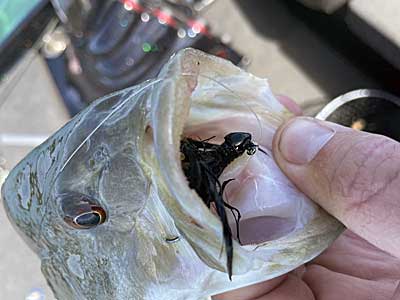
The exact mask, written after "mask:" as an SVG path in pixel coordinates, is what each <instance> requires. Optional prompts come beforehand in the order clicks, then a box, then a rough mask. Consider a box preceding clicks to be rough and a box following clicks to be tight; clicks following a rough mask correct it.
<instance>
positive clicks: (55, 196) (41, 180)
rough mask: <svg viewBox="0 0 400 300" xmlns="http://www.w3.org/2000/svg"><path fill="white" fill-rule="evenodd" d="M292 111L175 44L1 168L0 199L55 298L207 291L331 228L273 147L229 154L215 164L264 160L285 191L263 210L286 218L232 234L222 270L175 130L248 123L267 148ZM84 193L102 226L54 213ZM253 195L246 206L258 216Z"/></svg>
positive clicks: (293, 261) (235, 73)
mask: <svg viewBox="0 0 400 300" xmlns="http://www.w3.org/2000/svg"><path fill="white" fill-rule="evenodd" d="M290 116H291V115H290V113H289V112H288V111H287V110H286V109H285V108H284V107H283V106H282V105H280V104H279V102H278V101H277V100H276V99H275V98H274V97H273V95H272V93H271V91H270V89H269V86H268V84H267V83H266V81H265V80H262V79H259V78H256V77H254V76H252V75H250V74H248V73H246V72H245V71H243V70H241V69H239V68H237V67H236V66H234V65H232V64H231V63H229V62H227V61H225V60H223V59H220V58H216V57H213V56H209V55H207V54H204V53H202V52H200V51H198V50H193V49H185V50H182V51H180V52H179V53H178V54H176V55H175V56H174V57H172V58H171V60H170V61H169V62H168V64H167V65H166V66H165V67H164V68H163V70H162V71H161V72H160V74H159V76H158V77H157V78H156V79H154V80H151V81H147V82H144V83H142V84H140V85H137V86H134V87H131V88H128V89H125V90H122V91H119V92H116V93H114V94H111V95H108V96H106V97H103V98H101V99H99V100H97V101H95V102H94V103H92V104H91V105H90V106H89V107H88V108H86V109H85V110H83V111H82V112H81V113H79V114H78V115H77V116H76V117H74V118H73V119H72V120H71V121H70V122H68V123H67V124H66V125H65V126H64V127H63V128H61V129H60V130H59V131H58V132H56V133H55V134H54V135H53V136H51V137H50V138H49V139H48V140H47V141H46V142H44V143H43V144H42V145H40V146H38V147H37V148H36V149H34V150H33V151H32V152H31V153H30V154H29V155H28V156H27V157H26V158H25V159H23V160H22V161H21V162H20V163H19V164H18V165H17V166H16V167H15V168H14V169H13V170H11V171H10V173H9V175H8V177H7V178H6V180H5V183H4V184H3V186H2V198H3V204H4V206H5V209H6V212H7V215H8V218H9V219H10V221H11V223H12V224H13V225H14V227H15V228H16V230H17V231H18V232H19V233H20V234H21V236H22V237H23V238H24V239H25V241H26V242H27V244H28V245H29V246H30V247H31V248H32V250H33V251H35V253H36V254H37V255H38V256H39V257H40V259H41V269H42V273H43V274H44V276H45V277H46V279H47V282H48V284H49V285H50V287H51V288H52V290H53V292H54V295H55V297H56V298H57V299H59V300H67V299H79V300H94V299H97V300H98V299H115V300H126V299H133V300H136V299H137V300H139V299H140V300H155V299H157V300H163V299H165V300H167V299H168V300H205V299H211V295H215V294H218V293H221V292H224V291H229V290H232V289H236V288H239V287H242V286H246V285H249V284H253V283H257V282H260V281H264V280H268V279H271V278H274V277H277V276H279V275H281V274H284V273H286V272H289V271H290V270H293V269H294V268H296V267H298V266H299V265H301V264H303V263H305V262H307V261H309V260H311V259H312V258H314V257H315V256H317V255H318V254H320V253H321V252H322V251H323V250H324V249H326V248H327V247H328V246H329V245H330V244H331V243H332V242H333V241H334V240H335V238H336V237H337V236H338V235H339V234H340V233H341V232H342V230H343V226H342V225H341V224H340V223H339V222H338V221H337V220H335V219H334V218H333V217H331V216H330V215H328V214H327V213H326V212H324V211H323V210H322V209H320V208H319V207H318V206H316V205H315V204H313V203H312V202H311V201H310V200H309V199H307V198H306V197H305V196H304V195H303V194H302V193H300V192H299V191H297V189H296V188H295V187H294V186H293V185H291V183H290V182H289V181H288V180H287V179H285V177H284V175H283V174H281V173H280V171H279V169H278V168H277V166H276V164H274V162H273V159H272V157H269V158H263V157H261V156H258V158H257V157H256V158H252V157H243V158H240V159H237V160H235V161H234V162H233V163H232V165H230V166H229V167H228V170H227V171H226V175H225V176H228V175H232V174H233V175H235V174H236V175H237V174H238V173H237V172H239V171H237V170H242V169H243V168H245V167H246V166H247V165H248V164H250V163H251V162H252V161H254V159H259V160H260V161H262V162H265V169H263V171H265V170H267V169H268V170H269V172H270V173H268V174H270V175H271V174H272V175H271V176H273V177H271V178H273V183H272V185H273V186H270V187H269V188H272V189H275V190H273V191H275V192H274V193H272V194H271V196H268V197H272V196H274V195H276V194H279V199H287V202H285V203H284V204H282V205H283V206H284V208H279V209H278V208H276V210H275V211H274V212H271V211H270V212H269V216H270V217H273V218H276V217H279V218H281V219H282V220H287V222H289V223H290V222H291V223H290V224H292V225H293V226H291V227H290V226H287V228H289V227H290V230H289V231H288V232H285V234H280V235H279V234H278V236H276V237H275V238H273V239H269V240H266V241H263V242H259V243H249V244H248V245H243V246H242V245H240V244H239V243H237V242H236V241H234V258H233V277H232V281H230V280H229V279H228V275H227V270H226V257H225V255H224V249H223V235H222V227H221V222H220V220H219V219H218V218H217V217H216V216H215V215H214V214H213V212H212V211H210V210H209V209H208V208H207V207H206V206H205V205H204V204H203V202H202V200H201V199H200V198H199V197H198V195H197V194H196V193H195V191H193V190H191V189H190V188H189V187H188V183H187V180H186V178H185V176H184V174H183V172H182V168H181V165H180V164H181V161H180V152H179V145H180V140H181V139H182V137H183V136H195V135H196V134H198V133H199V132H201V133H203V134H205V135H206V136H212V135H216V136H217V137H216V140H217V141H218V140H221V139H222V138H223V136H224V135H225V134H226V133H228V132H233V131H246V132H251V133H252V135H253V137H254V138H255V140H256V142H257V143H259V144H260V145H261V146H263V148H265V149H266V150H267V151H270V149H271V142H272V136H273V133H274V132H275V130H276V129H277V128H278V126H279V125H280V124H281V123H282V122H283V121H284V120H285V119H287V118H289V117H290ZM257 155H258V154H257ZM267 166H268V168H267ZM235 172H236V173H235ZM268 174H266V175H265V176H264V177H267V175H268ZM270 175H268V176H270ZM222 176H224V174H223V175H222ZM228 177H229V176H228ZM264 177H263V178H264ZM278 192H279V193H278ZM83 195H84V197H87V198H88V199H91V201H93V202H94V203H96V205H98V206H100V207H102V208H104V210H105V212H106V216H107V217H106V221H105V222H104V223H103V224H100V225H98V226H95V227H93V228H90V229H77V228H74V227H72V226H70V225H69V224H68V223H67V222H66V221H65V216H66V212H65V207H66V206H67V207H75V206H77V205H79V201H80V199H81V197H82V196H83ZM256 196H257V197H259V194H257V195H256ZM274 197H275V196H274ZM282 201H283V200H282ZM257 205H258V206H257V207H256V209H255V208H254V207H253V206H251V205H250V206H251V207H253V208H252V209H253V211H252V213H256V214H257V213H258V214H267V211H268V209H267V208H266V206H265V207H264V206H263V205H261V204H257ZM257 209H259V210H260V212H257V211H256V210H257ZM250 210H251V209H250ZM276 211H277V212H276ZM249 214H250V213H249ZM257 217H260V215H257ZM249 218H250V217H249ZM283 227H284V228H286V227H285V226H283Z"/></svg>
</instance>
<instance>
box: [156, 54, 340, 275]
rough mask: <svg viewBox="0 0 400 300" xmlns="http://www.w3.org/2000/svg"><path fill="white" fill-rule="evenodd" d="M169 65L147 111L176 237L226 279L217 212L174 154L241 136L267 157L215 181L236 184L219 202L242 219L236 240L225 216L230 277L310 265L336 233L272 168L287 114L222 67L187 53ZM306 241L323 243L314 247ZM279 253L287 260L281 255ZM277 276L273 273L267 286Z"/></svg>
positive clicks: (260, 89)
mask: <svg viewBox="0 0 400 300" xmlns="http://www.w3.org/2000/svg"><path fill="white" fill-rule="evenodd" d="M174 60H175V61H172V62H171V64H169V65H167V66H166V67H165V68H164V69H163V70H162V72H161V74H160V77H163V78H174V80H170V81H169V82H165V83H164V84H163V86H162V87H161V88H160V89H159V90H158V92H157V94H156V97H154V98H153V99H157V100H156V102H155V103H152V105H154V107H153V126H154V128H155V148H156V153H157V156H158V161H159V163H160V170H161V173H162V174H163V176H164V180H165V182H166V183H167V186H168V189H169V192H170V193H171V194H172V196H173V198H174V199H175V200H171V201H167V207H169V208H171V207H173V208H174V209H173V210H170V212H171V214H172V215H173V216H175V217H176V218H175V219H176V220H177V226H178V228H179V229H180V231H181V232H182V233H183V234H184V235H185V237H186V239H187V240H188V241H189V243H190V244H191V245H192V246H193V248H194V250H195V251H196V253H197V254H198V255H199V256H200V257H201V258H202V259H203V261H204V262H205V263H206V264H208V265H209V266H210V267H212V268H215V269H218V270H220V271H225V272H226V271H227V268H226V261H225V259H224V257H223V256H221V247H223V240H224V234H223V233H222V227H221V222H220V220H219V219H218V218H217V217H216V216H215V210H213V209H211V210H210V209H208V207H207V206H206V205H204V203H203V201H202V199H201V198H200V197H199V195H198V193H196V191H194V190H193V189H191V188H190V187H189V185H188V180H187V178H186V177H185V175H184V173H183V171H182V165H181V159H180V155H181V153H180V148H179V147H180V144H181V140H182V139H184V138H187V137H189V138H191V139H194V140H206V139H209V138H211V137H213V139H212V140H211V141H209V142H210V143H214V144H221V143H223V141H224V137H225V136H226V135H227V134H229V133H232V132H245V133H250V134H251V136H252V140H253V141H254V142H255V143H256V144H258V145H259V147H260V148H262V149H263V150H264V151H265V152H266V153H267V154H265V153H262V152H261V151H257V152H256V153H255V154H254V155H250V156H249V155H247V154H243V155H241V156H240V157H238V158H237V159H235V160H234V161H233V162H232V163H230V164H229V165H228V166H227V167H226V169H225V170H224V172H223V173H222V174H221V176H220V178H219V181H220V182H221V183H222V182H224V181H226V180H229V179H234V180H233V181H231V182H230V183H229V184H228V185H227V186H226V188H225V192H224V194H223V198H224V201H226V202H228V203H229V204H230V205H232V206H233V207H235V208H236V209H238V210H239V211H240V214H241V221H240V224H239V234H238V233H237V232H236V230H237V227H236V225H235V218H234V217H233V214H231V213H230V212H229V211H228V212H227V215H228V218H229V225H230V228H231V231H232V237H233V238H234V239H237V238H238V237H240V241H241V244H239V243H234V245H233V248H234V259H233V274H243V273H245V272H248V271H249V270H251V269H252V268H254V266H255V265H257V264H258V263H259V261H258V262H256V261H257V260H261V261H262V262H264V263H266V264H269V265H270V266H272V265H274V264H275V263H279V264H283V265H286V264H287V268H285V267H283V268H281V270H280V271H281V273H279V274H282V273H284V272H285V271H289V270H290V269H293V268H295V267H296V266H298V265H300V264H301V263H304V262H305V261H308V260H310V259H312V258H313V257H315V256H316V255H317V254H319V253H320V252H321V251H322V250H323V249H325V248H326V247H327V246H328V245H329V244H330V243H331V242H332V241H333V240H334V238H335V237H336V236H337V234H339V232H340V230H341V226H340V225H338V224H337V222H336V220H332V218H331V217H330V216H328V215H327V214H326V213H325V212H323V211H322V210H321V209H320V208H319V207H318V206H316V205H315V204H314V203H313V202H312V201H311V200H310V199H308V198H307V197H306V196H305V195H304V194H302V193H301V192H300V191H299V190H298V189H297V188H296V187H295V186H294V185H293V184H292V183H291V182H290V181H289V180H288V179H287V178H286V177H285V175H283V174H282V172H281V171H280V170H279V167H278V166H277V165H276V163H275V162H274V160H273V157H272V154H271V148H272V140H273V135H274V133H275V131H276V129H277V128H278V127H279V125H280V124H282V123H283V122H284V121H285V120H286V119H288V118H290V117H291V113H290V112H289V111H288V110H286V108H285V107H284V106H283V105H282V104H280V102H279V101H278V100H277V99H276V98H275V97H274V95H273V94H272V92H271V90H270V88H269V86H268V83H267V82H266V80H263V79H259V78H256V77H254V76H252V75H250V74H248V73H246V72H244V71H242V70H241V69H239V68H237V67H235V66H233V65H231V64H229V63H228V62H226V61H223V60H221V59H218V58H215V57H210V56H207V55H204V54H203V53H201V52H197V51H195V50H191V49H189V50H184V51H183V52H181V53H180V54H179V55H178V57H175V58H174ZM171 99H174V100H173V101H172V103H171ZM203 200H204V199H203ZM211 208H212V206H211ZM213 213H214V214H213ZM325 217H327V218H328V219H329V220H328V222H325V224H323V225H321V224H322V223H323V222H324V221H326V220H325ZM321 222H322V223H321ZM305 232H308V233H307V234H305ZM307 235H310V236H313V235H314V237H315V238H319V237H321V236H322V238H320V239H319V240H318V241H317V242H316V243H315V244H313V245H312V244H310V243H309V242H307V241H309V240H307V239H308V238H309V236H307ZM302 247H303V248H302ZM304 247H306V248H307V250H305V248H304ZM283 248H285V251H284V252H285V254H282V253H279V252H280V250H282V249H283ZM311 248H312V249H311ZM299 251H301V253H299ZM275 254H278V255H277V256H274V255H275ZM285 259H286V260H287V262H283V261H284V260H285ZM284 270H285V271H284ZM279 274H278V273H275V275H273V273H271V277H269V278H272V277H275V276H277V275H279ZM258 281H259V280H258Z"/></svg>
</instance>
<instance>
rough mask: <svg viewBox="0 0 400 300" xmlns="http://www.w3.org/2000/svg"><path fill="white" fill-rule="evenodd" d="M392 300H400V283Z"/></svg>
mask: <svg viewBox="0 0 400 300" xmlns="http://www.w3.org/2000/svg"><path fill="white" fill-rule="evenodd" d="M391 300H400V281H399V284H398V285H397V288H396V291H395V292H394V295H393V297H392V299H391Z"/></svg>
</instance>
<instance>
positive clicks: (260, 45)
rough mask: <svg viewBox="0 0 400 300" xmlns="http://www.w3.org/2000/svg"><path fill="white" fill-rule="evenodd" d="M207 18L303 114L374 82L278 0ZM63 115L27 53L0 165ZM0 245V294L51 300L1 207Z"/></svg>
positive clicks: (2, 118)
mask: <svg viewBox="0 0 400 300" xmlns="http://www.w3.org/2000/svg"><path fill="white" fill-rule="evenodd" d="M205 18H206V19H207V20H208V21H209V22H210V23H211V26H212V27H213V28H214V30H215V31H216V32H218V33H221V34H228V35H230V37H231V43H232V45H233V47H234V48H236V49H238V50H239V51H240V52H242V53H244V54H246V56H247V58H248V59H249V60H250V62H251V63H250V65H249V66H248V67H247V69H248V70H249V72H251V73H253V74H255V75H257V76H260V77H265V78H268V79H269V83H270V85H271V87H272V89H273V91H274V92H275V93H276V94H284V95H287V96H289V97H292V98H293V99H295V100H296V101H297V102H298V103H299V104H300V106H301V107H302V108H303V109H304V111H305V113H306V114H308V115H313V114H315V113H316V112H317V111H318V110H319V109H320V108H321V107H322V106H323V105H324V104H325V103H327V102H328V101H329V100H331V99H333V98H334V97H335V96H337V95H339V94H342V93H344V92H347V91H349V90H352V89H356V88H365V87H373V86H375V83H374V82H373V81H372V80H371V79H370V78H368V77H367V76H365V75H364V74H362V73H361V72H360V71H359V70H357V69H356V68H354V67H353V66H352V65H351V62H349V61H347V60H346V59H345V58H343V57H341V56H340V55H339V54H338V53H336V52H335V51H332V50H331V49H330V48H329V46H327V45H326V44H324V43H323V42H322V41H321V40H320V39H319V38H318V36H316V35H315V34H314V33H313V32H312V31H311V30H310V29H309V28H308V27H306V26H305V25H304V24H303V23H302V22H301V20H298V19H295V18H294V17H293V16H292V15H291V14H290V13H289V12H288V11H287V10H286V8H285V6H284V5H282V3H281V2H279V1H278V0H276V1H254V0H248V1H232V0H218V1H216V3H215V4H214V5H213V6H212V7H211V8H209V9H208V11H207V12H206V14H205ZM13 78H16V80H13ZM10 82H11V84H10ZM10 86H13V89H10ZM67 120H68V115H67V111H66V109H65V108H64V106H63V104H62V102H61V100H60V98H59V95H58V93H57V90H56V89H55V87H54V83H53V82H52V79H51V77H50V76H49V73H48V71H47V69H46V65H45V63H44V61H43V60H42V58H41V57H40V56H38V55H37V54H36V53H29V55H28V56H27V57H25V58H24V59H23V60H22V61H21V62H20V64H19V65H18V66H17V67H16V68H14V70H12V72H11V73H10V74H7V79H6V80H3V83H2V84H1V85H0V166H1V165H2V166H4V167H6V168H7V169H10V168H12V166H14V165H15V164H16V163H17V162H18V161H19V160H20V159H21V158H23V157H24V156H25V155H26V153H28V152H29V151H30V150H31V149H32V147H33V144H35V143H37V142H38V141H40V140H41V139H43V137H45V136H48V135H50V134H51V133H52V132H54V131H55V130H56V129H57V128H59V127H61V126H62V125H63V124H64V123H65V122H66V121H67ZM0 245H1V246H0V282H1V285H0V299H11V300H14V299H15V300H17V299H27V300H30V299H42V300H43V299H54V297H53V295H52V293H51V291H50V289H49V288H48V287H47V285H46V282H45V280H44V278H43V276H42V275H41V273H40V262H39V259H38V258H37V257H36V256H35V255H34V254H33V252H32V251H31V250H30V249H29V247H28V246H27V245H26V244H25V243H24V242H23V241H22V239H21V238H20V237H19V236H18V235H17V233H16V232H15V231H14V230H13V228H12V227H11V225H10V224H9V222H8V220H7V218H6V216H5V212H4V210H3V207H2V205H0ZM38 289H39V290H38ZM32 293H33V294H32ZM35 293H36V294H35ZM29 295H30V296H31V298H29V297H28V296H29ZM34 295H42V298H33V296H34ZM43 297H45V298H43Z"/></svg>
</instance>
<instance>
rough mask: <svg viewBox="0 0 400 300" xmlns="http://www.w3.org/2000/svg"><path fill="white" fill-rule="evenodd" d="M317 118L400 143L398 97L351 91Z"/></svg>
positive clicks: (374, 92) (381, 92)
mask: <svg viewBox="0 0 400 300" xmlns="http://www.w3.org/2000/svg"><path fill="white" fill-rule="evenodd" d="M316 118H317V119H320V120H326V121H330V122H335V123H338V124H341V125H344V126H348V127H351V128H353V129H356V130H363V131H367V132H371V133H377V134H382V135H385V136H388V137H390V138H393V139H395V140H397V141H400V98H399V97H396V96H394V95H392V94H390V93H387V92H384V91H380V90H373V89H360V90H355V91H351V92H349V93H346V94H344V95H341V96H339V97H337V98H335V99H334V100H332V101H331V102H330V103H329V104H327V105H326V106H325V107H324V108H323V109H322V110H321V111H320V112H319V113H318V114H317V116H316Z"/></svg>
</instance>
